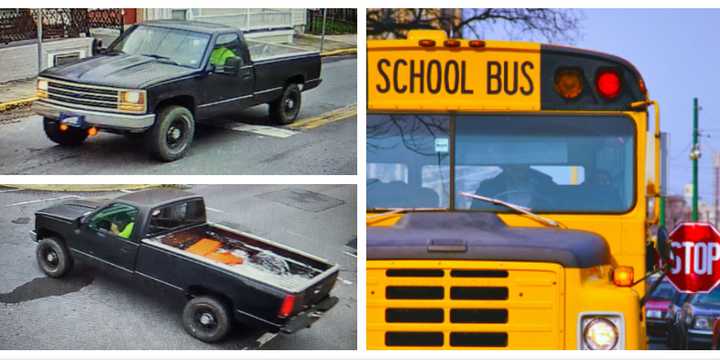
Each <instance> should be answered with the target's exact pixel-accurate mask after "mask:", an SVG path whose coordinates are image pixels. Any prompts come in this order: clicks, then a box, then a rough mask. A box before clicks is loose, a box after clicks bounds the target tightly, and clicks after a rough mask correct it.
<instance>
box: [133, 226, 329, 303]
mask: <svg viewBox="0 0 720 360" xmlns="http://www.w3.org/2000/svg"><path fill="white" fill-rule="evenodd" d="M143 242H144V243H146V244H148V245H151V246H157V247H160V248H163V249H166V250H169V251H172V252H174V253H177V254H181V255H183V256H188V257H191V258H193V259H195V260H199V261H202V262H205V263H207V264H210V265H213V266H216V267H219V268H222V269H225V270H228V271H230V272H232V273H235V274H238V275H241V276H244V277H248V278H251V279H254V280H256V281H260V282H262V283H266V284H269V285H272V286H274V287H277V288H280V289H281V290H284V291H287V292H290V293H293V294H298V293H302V292H303V291H304V290H306V289H308V288H309V287H311V286H312V285H315V284H318V283H320V282H322V281H323V280H324V279H325V278H327V277H329V276H332V275H333V273H335V274H336V273H337V270H338V267H337V266H336V265H335V266H334V265H332V264H329V263H327V262H326V261H325V260H323V259H321V258H318V257H315V256H313V255H310V254H307V253H304V252H302V251H299V250H295V249H291V248H288V247H285V246H283V245H281V244H277V243H274V242H272V241H270V240H267V239H263V238H260V237H257V236H255V235H252V234H248V233H243V232H240V231H237V230H234V229H230V228H227V227H225V226H222V225H217V224H206V225H203V226H199V227H193V228H190V229H186V230H181V231H178V232H173V233H170V234H167V235H162V236H157V237H154V238H150V239H145V240H143ZM332 282H333V283H334V281H332ZM331 287H332V286H330V288H331ZM329 290H330V289H329V288H328V289H327V292H329ZM327 292H325V294H327Z"/></svg>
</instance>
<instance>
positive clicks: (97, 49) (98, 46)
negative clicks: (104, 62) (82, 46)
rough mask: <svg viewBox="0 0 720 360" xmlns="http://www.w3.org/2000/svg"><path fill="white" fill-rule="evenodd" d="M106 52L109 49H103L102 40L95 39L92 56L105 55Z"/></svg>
mask: <svg viewBox="0 0 720 360" xmlns="http://www.w3.org/2000/svg"><path fill="white" fill-rule="evenodd" d="M106 52H107V49H106V48H104V47H103V42H102V39H93V41H92V54H93V55H98V54H104V53H106Z"/></svg>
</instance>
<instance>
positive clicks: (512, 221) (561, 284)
mask: <svg viewBox="0 0 720 360" xmlns="http://www.w3.org/2000/svg"><path fill="white" fill-rule="evenodd" d="M421 39H432V40H434V41H435V42H436V44H437V45H436V46H435V47H434V48H432V49H425V48H422V47H421V46H419V45H418V42H419V40H421ZM444 40H445V35H444V33H442V32H438V31H413V32H411V33H410V35H409V37H408V39H406V40H368V42H367V48H368V52H367V58H368V62H367V67H368V68H367V74H368V80H367V81H368V90H367V91H368V113H369V114H372V113H388V112H414V113H419V112H430V113H447V112H450V113H452V112H455V113H497V112H503V113H518V114H528V113H530V114H563V115H568V114H572V115H624V116H627V117H628V118H630V119H632V121H633V122H634V124H635V127H636V131H637V133H636V143H635V146H636V149H635V153H636V158H635V169H634V170H635V173H636V181H635V187H636V188H635V192H636V201H635V205H634V207H633V208H632V209H631V210H630V211H628V212H626V213H624V214H604V215H603V214H552V213H550V214H548V213H544V214H543V216H546V217H549V218H551V219H554V220H556V221H558V222H560V223H562V224H563V225H565V226H567V228H569V229H573V230H584V231H589V232H592V233H595V234H599V235H600V236H602V237H603V238H604V239H605V240H606V241H607V243H608V245H609V248H610V252H611V264H610V265H607V266H597V267H592V268H587V269H580V268H563V267H562V266H561V265H558V264H552V263H533V262H520V261H517V262H515V261H473V260H392V259H390V260H368V261H367V293H366V296H367V347H368V349H416V348H417V349H428V348H431V349H459V348H461V349H475V347H454V346H452V345H451V344H450V342H449V341H447V339H449V337H450V334H451V333H452V332H496V331H502V332H507V333H508V334H509V338H508V342H507V346H503V347H501V348H502V349H578V348H580V347H579V341H580V339H579V337H580V336H581V334H580V333H579V324H578V321H579V317H580V315H581V314H587V313H590V314H592V313H610V314H619V315H621V317H622V320H623V324H622V327H624V330H623V331H624V334H622V338H621V342H622V344H623V348H624V349H645V348H646V347H647V337H646V334H645V321H644V316H643V315H644V309H642V308H641V305H640V299H641V298H642V297H643V295H644V294H645V284H644V282H639V283H637V284H636V285H634V286H632V287H621V286H617V285H615V284H614V283H613V281H612V270H613V269H614V268H616V267H617V266H630V267H632V268H633V270H634V274H635V280H637V279H639V278H641V277H642V276H643V274H645V272H646V265H645V262H646V258H645V252H646V239H647V232H648V223H649V216H648V207H647V198H648V196H649V194H648V191H647V188H646V183H645V179H646V166H645V163H646V160H647V159H646V149H647V147H646V145H647V142H648V141H651V140H652V134H650V135H648V130H649V129H648V126H647V123H648V115H647V111H646V109H645V108H643V109H640V110H639V111H577V110H542V109H541V104H540V95H539V94H540V90H538V91H536V92H535V93H534V94H532V95H530V96H505V97H502V96H501V97H489V96H488V95H487V94H483V93H482V91H480V90H481V89H480V90H478V88H479V87H476V88H475V89H473V90H475V91H474V93H473V94H472V96H462V95H458V94H457V93H453V94H443V92H442V91H439V92H438V93H435V94H432V93H428V92H427V91H426V92H425V93H418V94H413V95H412V96H408V94H397V93H396V92H393V91H387V92H382V91H380V90H384V89H385V87H386V85H387V81H386V79H385V76H387V75H388V74H387V71H385V74H384V75H385V76H383V74H381V73H380V72H379V70H378V69H379V68H380V67H381V66H384V68H385V69H384V70H387V69H388V66H386V65H385V64H387V62H383V64H379V63H380V61H381V60H382V59H388V61H390V63H391V64H392V63H393V61H395V60H397V59H399V58H402V59H404V60H405V62H409V61H410V60H415V61H416V63H418V62H419V60H423V61H424V63H425V64H427V63H428V62H430V61H432V60H436V59H450V58H452V59H456V60H457V59H461V60H464V61H466V70H465V71H467V72H468V74H469V76H470V77H472V78H476V79H485V78H484V76H485V75H484V74H482V73H481V72H478V69H481V68H482V66H470V64H473V65H477V64H478V63H483V62H485V61H487V59H488V58H493V59H496V60H497V61H500V62H504V61H511V62H512V61H519V62H524V61H530V62H532V63H533V64H534V66H533V69H535V70H537V71H536V72H532V73H529V75H530V76H532V77H533V79H534V81H535V84H534V85H535V86H538V87H539V85H540V82H541V81H540V73H539V69H540V66H541V64H540V51H541V48H540V45H539V44H534V43H523V42H503V41H486V42H485V44H484V45H485V46H484V48H483V49H482V50H481V51H478V50H477V49H472V48H470V47H468V42H469V41H468V40H460V42H461V44H462V45H461V46H459V47H458V48H447V47H443V46H442V43H443V41H444ZM404 66H405V65H401V66H400V67H404ZM452 70H454V67H453V69H452ZM400 72H401V73H400V74H398V75H397V77H398V79H397V82H398V84H399V85H400V86H399V88H402V86H404V85H405V86H407V85H408V82H409V81H410V79H409V77H408V75H406V74H407V73H406V72H405V69H400ZM391 80H393V79H391ZM481 82H482V81H481ZM391 86H394V84H392V85H391ZM403 216H405V215H404V214H403V213H399V214H388V215H382V213H377V212H376V213H368V217H367V226H368V227H387V226H393V225H395V224H396V223H397V222H398V221H399V220H400V219H402V217H403ZM499 217H500V218H501V219H502V220H503V221H504V222H505V223H506V224H507V225H508V226H511V227H512V226H522V227H542V226H544V225H542V224H540V223H538V222H536V221H534V220H531V219H529V218H528V217H526V216H523V215H517V214H514V213H501V214H499ZM389 269H442V270H443V272H444V273H445V276H443V277H440V278H406V277H395V278H391V277H387V276H386V275H385V274H386V271H387V270H389ZM452 269H505V270H508V272H509V276H508V277H507V278H503V279H481V280H478V279H472V281H473V284H476V285H477V284H483V285H490V286H492V285H502V286H507V287H508V289H509V297H508V299H507V300H504V301H493V302H489V303H484V302H483V301H476V300H471V301H467V300H465V301H463V300H450V299H448V298H444V299H442V300H433V301H423V300H389V299H386V298H385V289H386V287H387V286H392V285H405V286H411V285H420V284H421V285H428V284H430V285H437V286H441V287H443V288H445V290H446V291H445V293H446V294H447V293H449V290H450V288H451V287H452V286H454V285H462V284H464V283H466V282H467V281H469V280H465V279H462V278H452V277H450V276H449V275H448V274H449V272H450V271H451V270H452ZM393 307H403V308H420V309H421V308H428V307H430V308H441V309H443V311H444V312H445V317H444V321H443V322H442V323H437V324H413V323H402V324H397V323H388V322H386V319H385V316H386V313H385V312H386V310H387V309H389V308H393ZM467 307H481V308H485V307H490V308H500V309H508V310H510V311H509V314H510V315H509V318H508V321H507V323H504V324H458V323H451V322H450V321H449V320H448V319H449V318H450V312H451V311H452V309H458V308H467ZM429 330H432V331H441V332H443V334H444V335H445V338H446V341H445V342H444V343H443V345H442V346H440V347H437V346H434V347H396V346H387V345H386V341H385V334H386V332H388V331H429ZM481 348H484V349H497V348H493V347H481Z"/></svg>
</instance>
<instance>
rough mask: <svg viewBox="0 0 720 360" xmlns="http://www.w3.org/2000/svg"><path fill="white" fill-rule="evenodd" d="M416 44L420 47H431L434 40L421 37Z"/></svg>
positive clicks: (433, 44)
mask: <svg viewBox="0 0 720 360" xmlns="http://www.w3.org/2000/svg"><path fill="white" fill-rule="evenodd" d="M418 45H420V46H422V47H433V46H435V40H432V39H422V40H420V41H418Z"/></svg>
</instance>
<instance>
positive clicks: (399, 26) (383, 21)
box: [367, 8, 583, 44]
mask: <svg viewBox="0 0 720 360" xmlns="http://www.w3.org/2000/svg"><path fill="white" fill-rule="evenodd" d="M582 20H583V14H582V13H581V12H580V11H578V10H572V9H489V8H488V9H368V11H367V35H368V36H370V37H374V38H404V37H405V34H406V33H407V31H408V30H411V29H443V30H445V31H446V32H447V33H448V35H449V36H451V37H455V38H459V37H474V38H484V34H485V33H486V32H488V31H491V30H492V31H500V32H504V33H505V35H506V38H508V39H513V40H515V39H524V40H536V39H537V38H540V39H541V40H544V41H546V42H551V43H555V42H561V43H568V44H573V43H574V42H575V41H576V40H578V38H580V37H581V32H580V23H581V21H582Z"/></svg>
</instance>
